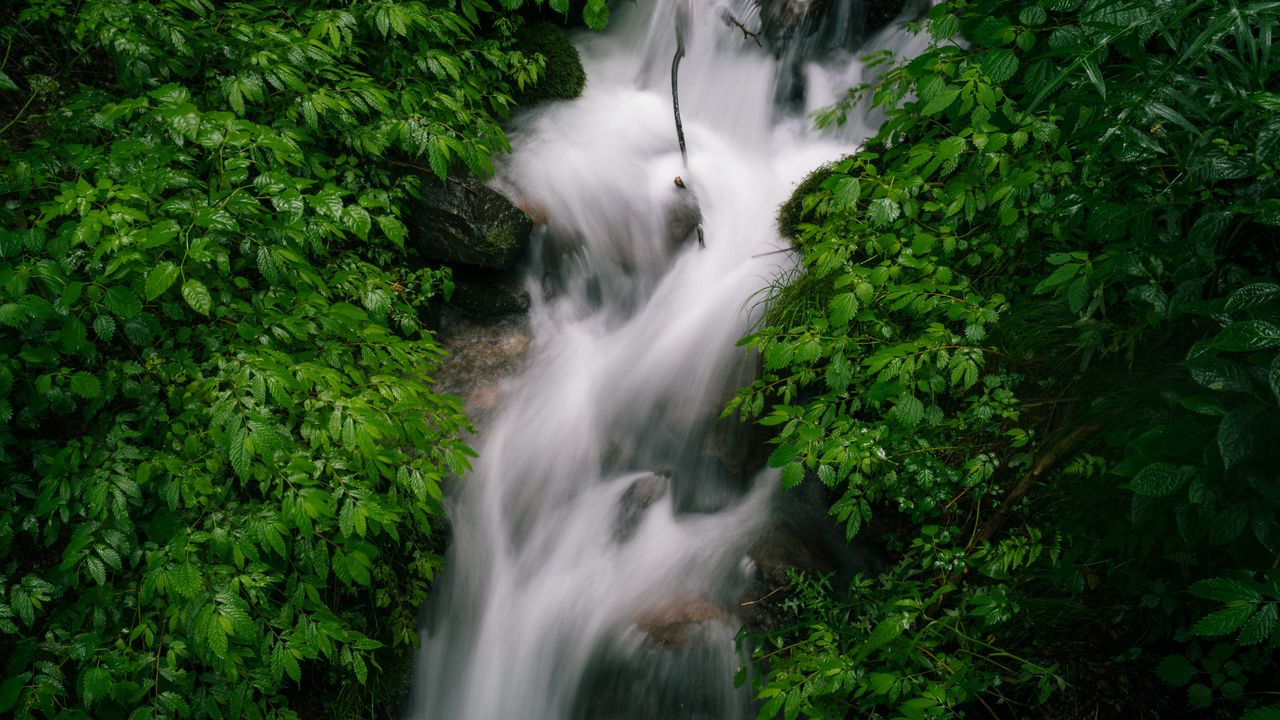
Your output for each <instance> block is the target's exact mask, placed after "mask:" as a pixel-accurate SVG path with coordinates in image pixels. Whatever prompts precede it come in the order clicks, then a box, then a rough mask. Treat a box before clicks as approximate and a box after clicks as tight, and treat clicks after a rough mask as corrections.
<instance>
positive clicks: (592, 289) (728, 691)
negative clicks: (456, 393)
mask: <svg viewBox="0 0 1280 720" xmlns="http://www.w3.org/2000/svg"><path fill="white" fill-rule="evenodd" d="M687 1H688V0H644V1H643V2H640V3H634V4H624V6H622V7H619V8H618V11H617V13H616V14H615V16H614V18H613V20H612V21H611V23H610V26H609V29H608V31H607V32H606V33H604V34H601V35H583V36H580V37H579V38H578V40H579V42H580V46H581V52H582V56H583V61H584V65H585V66H586V68H587V71H588V78H589V84H588V87H587V90H586V92H585V93H584V94H583V96H582V97H581V98H580V99H578V100H575V101H572V102H567V103H558V104H555V105H552V106H548V107H545V108H541V109H536V110H534V111H532V112H529V113H527V114H526V115H524V116H523V117H521V118H518V119H517V122H516V125H515V127H514V128H513V129H512V131H511V139H512V145H513V148H514V150H513V152H512V154H511V156H510V157H508V158H506V159H505V161H504V162H502V163H501V165H500V167H499V168H498V179H497V181H496V184H497V185H498V187H500V189H503V190H504V191H506V192H508V194H510V195H512V196H513V197H517V198H519V199H520V200H521V202H522V203H524V204H526V206H528V207H533V208H537V210H538V213H539V214H540V215H543V216H545V218H546V221H547V224H546V226H545V227H544V228H542V229H541V230H540V231H539V233H538V237H536V238H535V246H534V248H533V253H532V254H533V255H534V257H533V259H532V261H531V262H530V268H529V275H528V278H529V279H528V282H529V286H530V290H531V294H532V295H533V297H534V298H535V303H534V307H533V309H532V311H531V322H532V324H533V336H534V340H533V346H532V349H531V351H530V357H529V360H528V363H527V367H526V368H525V369H524V370H523V371H522V373H521V374H520V375H519V376H518V377H514V378H511V379H509V381H508V390H509V392H508V397H507V400H506V402H505V405H504V406H503V408H502V409H501V410H500V411H499V412H498V414H497V416H496V417H494V418H492V419H491V420H490V421H489V423H488V424H487V426H486V427H485V430H484V432H483V434H482V436H481V437H480V438H479V441H478V443H476V445H477V449H478V451H479V459H478V460H477V461H476V463H475V467H474V469H473V471H472V472H471V474H470V475H469V476H468V477H467V478H465V479H464V481H463V483H462V486H463V489H462V491H461V493H460V496H459V497H457V498H456V499H455V501H454V502H453V503H452V505H451V508H450V514H451V517H452V520H453V527H454V546H453V548H452V550H451V553H450V557H449V559H448V566H447V568H448V569H447V572H446V575H445V577H444V578H443V579H442V580H441V582H440V584H439V587H438V588H437V591H436V597H435V598H434V599H433V601H432V604H431V607H430V608H429V611H428V615H429V618H428V622H427V628H426V630H425V637H424V641H423V649H422V652H421V655H420V658H419V665H418V671H417V673H418V674H417V680H416V682H415V686H414V689H413V693H412V697H411V699H410V717H412V718H433V719H435V718H440V719H443V718H460V719H462V720H500V719H501V720H507V719H512V718H530V719H531V718H548V719H551V720H560V719H563V718H592V719H595V718H650V717H651V718H682V717H699V718H701V717H706V718H737V717H745V716H749V715H750V714H751V710H750V701H749V693H747V692H746V691H745V690H740V689H739V690H735V689H734V688H733V686H732V676H733V673H734V670H735V668H736V667H737V666H738V665H739V664H740V663H741V662H742V659H741V658H740V657H739V655H738V654H737V652H736V651H735V648H734V642H733V638H734V635H735V631H736V627H737V624H738V623H736V622H735V616H734V611H735V609H736V608H737V605H738V602H739V598H740V595H741V593H742V591H743V589H744V587H745V586H746V583H747V580H748V579H749V576H750V573H751V572H752V569H753V567H752V562H751V561H750V560H749V559H748V553H749V551H750V549H751V547H752V544H753V542H756V541H757V540H758V538H759V534H760V530H761V528H762V527H763V525H764V523H765V522H766V519H767V517H768V513H769V508H770V496H771V492H772V488H773V487H774V486H776V485H777V479H776V475H775V474H774V473H773V472H771V471H764V472H761V473H758V475H757V476H756V477H753V478H744V477H742V474H741V469H740V467H738V463H735V462H734V461H733V460H734V459H733V458H732V457H728V458H727V459H728V461H726V456H731V455H733V454H734V453H735V452H736V451H734V450H733V449H732V448H729V449H728V450H726V445H727V441H726V437H728V436H730V435H731V434H732V433H733V432H734V431H735V428H734V427H733V426H735V425H736V421H725V422H720V423H718V422H717V418H718V415H719V410H720V409H721V408H722V407H723V405H724V403H725V402H726V400H727V399H728V397H729V394H730V393H731V392H732V391H733V389H734V388H735V387H738V386H740V385H742V384H744V383H746V382H748V381H749V379H750V374H751V372H752V367H753V365H752V363H753V361H752V360H751V359H750V358H748V357H746V356H745V354H744V353H743V352H742V351H741V350H740V349H738V348H737V347H736V346H735V341H736V340H737V339H738V338H739V337H741V336H742V335H743V334H744V333H745V332H746V331H747V330H748V328H749V324H750V321H751V313H752V308H753V306H754V302H755V299H756V298H757V297H758V293H759V290H760V288H761V287H763V286H764V285H766V284H767V283H768V282H769V281H770V279H771V278H772V277H774V276H775V275H777V273H778V272H780V271H781V270H782V269H784V267H785V266H786V265H787V264H788V263H791V262H794V260H793V259H792V258H791V257H790V255H789V254H788V253H778V252H775V251H777V250H779V249H781V248H784V247H786V244H785V242H784V241H783V240H781V239H780V238H779V237H778V234H777V229H776V222H775V214H776V209H777V207H778V205H779V204H780V203H781V202H782V201H783V200H785V199H786V197H787V196H788V194H789V193H790V192H791V191H792V189H793V188H794V186H795V184H796V182H797V181H799V180H800V179H801V178H802V177H803V175H804V174H805V173H806V172H807V171H809V170H811V169H812V168H814V167H816V166H817V165H819V164H820V163H822V162H826V161H829V160H831V159H833V158H837V157H839V156H840V155H842V154H845V153H847V152H850V151H851V150H852V149H853V148H854V147H855V146H856V143H857V141H858V140H859V139H860V138H861V137H863V136H865V135H866V128H865V127H860V126H858V125H857V122H856V118H851V121H853V122H851V124H850V125H847V126H846V127H845V128H844V130H843V131H842V134H841V135H840V136H839V137H835V136H832V135H830V134H828V135H823V134H819V133H816V132H814V131H812V129H811V127H810V123H809V121H808V120H806V119H805V118H804V117H803V116H800V115H797V114H794V113H789V112H787V111H785V109H784V108H781V107H779V106H778V105H777V103H776V102H775V97H776V95H777V90H778V83H779V81H780V76H782V75H783V74H785V73H786V72H790V69H789V68H788V69H784V65H785V64H787V63H791V62H793V61H794V57H795V56H794V51H792V52H791V53H789V54H788V55H787V57H788V58H790V59H784V60H779V59H776V58H775V56H774V54H772V53H770V52H769V51H767V50H763V49H761V48H759V47H757V46H756V45H755V44H754V43H752V42H749V41H744V38H743V36H742V33H740V32H738V31H737V30H736V29H734V28H732V27H727V26H726V25H725V24H724V22H723V21H722V17H723V13H724V12H725V11H726V10H727V11H728V12H729V13H730V14H732V16H733V17H735V18H737V19H738V20H740V21H741V22H742V23H743V24H744V25H746V26H748V27H750V26H752V25H753V24H755V23H756V22H757V21H758V16H759V15H758V9H757V7H756V6H755V5H754V3H753V2H752V1H751V0H732V1H731V2H727V3H723V4H722V3H714V2H700V1H696V0H695V2H693V3H692V7H691V12H690V13H689V18H688V27H687V29H686V36H685V42H686V56H685V58H684V60H683V62H682V65H681V69H680V73H681V74H680V104H681V111H682V115H683V119H684V127H685V132H686V136H687V139H688V146H689V160H688V167H687V168H686V167H685V166H684V163H683V162H682V160H681V156H680V152H679V148H678V146H677V145H676V142H675V129H674V125H673V120H672V108H671V95H670V85H669V77H670V76H669V72H670V65H671V58H672V54H673V52H674V50H675V33H674V28H673V23H674V21H675V18H676V15H677V4H678V3H680V2H687ZM829 1H830V2H837V1H838V2H840V3H841V4H844V5H851V4H853V3H854V2H856V0H829ZM842 12H843V10H842ZM823 37H826V36H825V35H824V36H823ZM795 42H798V43H800V42H803V41H802V40H799V39H797V40H796V41H795ZM824 42H826V41H824ZM872 42H873V43H877V44H879V45H880V46H888V47H891V48H893V49H896V50H897V51H899V52H909V51H910V47H909V46H908V43H909V42H921V41H919V40H914V39H911V38H910V36H908V35H907V34H906V33H905V31H903V30H902V29H901V28H900V27H898V28H896V29H890V30H886V31H885V32H883V33H881V35H880V36H878V37H877V38H875V39H873V40H872ZM823 51H824V53H823V54H824V57H823V58H822V62H813V63H809V66H808V70H807V72H806V84H807V86H808V92H807V95H808V98H809V99H808V100H807V104H808V105H809V107H810V109H811V108H812V107H814V106H817V105H820V104H824V103H827V102H830V101H831V100H833V99H835V98H836V97H837V96H838V94H840V93H842V92H843V90H844V88H846V87H848V86H850V85H852V84H856V83H857V82H859V73H860V72H861V71H860V65H859V64H858V63H857V62H856V61H855V60H854V59H853V55H852V48H850V49H848V50H847V51H845V52H843V53H833V52H831V49H830V48H823ZM677 176H683V177H684V180H685V181H686V182H687V184H688V185H689V186H690V189H691V190H693V191H695V192H696V196H697V199H698V203H699V205H700V211H701V217H702V220H703V222H704V225H705V228H706V248H705V249H702V250H700V249H698V247H697V243H696V242H694V241H693V240H692V232H691V231H692V228H693V226H692V224H690V222H689V216H690V211H691V208H690V207H689V198H690V196H691V195H690V194H689V193H688V191H685V190H681V189H680V188H679V187H677V186H676V184H675V182H674V178H676V177H677ZM673 235H677V236H680V237H674V238H673ZM726 428H727V429H726Z"/></svg>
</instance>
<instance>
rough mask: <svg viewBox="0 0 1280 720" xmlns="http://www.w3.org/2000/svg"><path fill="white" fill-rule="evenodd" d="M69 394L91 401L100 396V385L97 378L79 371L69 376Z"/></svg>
mask: <svg viewBox="0 0 1280 720" xmlns="http://www.w3.org/2000/svg"><path fill="white" fill-rule="evenodd" d="M71 392H73V393H75V394H76V395H79V396H80V397H82V398H85V399H90V400H91V399H93V398H96V397H100V396H101V395H102V385H101V384H100V383H99V382H98V378H96V377H94V376H93V375H91V374H89V373H87V372H83V371H81V372H78V373H75V374H74V375H72V376H71Z"/></svg>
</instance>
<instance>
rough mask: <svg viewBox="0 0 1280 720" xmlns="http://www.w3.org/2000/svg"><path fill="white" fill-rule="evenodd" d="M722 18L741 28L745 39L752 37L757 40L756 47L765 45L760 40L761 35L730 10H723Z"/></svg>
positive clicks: (726, 22)
mask: <svg viewBox="0 0 1280 720" xmlns="http://www.w3.org/2000/svg"><path fill="white" fill-rule="evenodd" d="M720 18H721V19H722V20H724V22H725V24H726V25H733V26H735V27H737V28H738V29H739V30H741V31H742V39H743V40H746V39H747V38H750V39H752V40H755V41H756V47H764V43H762V42H760V36H759V35H758V34H756V33H753V32H751V31H750V30H748V29H747V26H746V25H743V24H742V23H740V22H738V18H736V17H734V16H733V15H732V14H730V13H729V11H728V10H724V11H722V12H721V13H720Z"/></svg>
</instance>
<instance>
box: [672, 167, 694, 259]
mask: <svg viewBox="0 0 1280 720" xmlns="http://www.w3.org/2000/svg"><path fill="white" fill-rule="evenodd" d="M676 180H677V181H680V178H676ZM679 187H680V189H679V190H678V191H677V192H676V199H675V202H674V203H672V204H671V206H670V207H669V208H667V218H666V219H667V237H668V238H669V239H670V241H671V245H672V246H673V247H674V246H676V245H681V244H683V243H684V242H686V241H688V240H689V238H690V236H691V235H693V234H694V232H695V231H696V230H697V229H698V225H700V224H701V223H702V208H701V207H700V206H699V204H698V197H697V196H696V195H694V194H693V191H692V190H690V189H688V188H685V187H683V186H679Z"/></svg>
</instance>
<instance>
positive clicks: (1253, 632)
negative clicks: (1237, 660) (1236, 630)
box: [1236, 603, 1276, 645]
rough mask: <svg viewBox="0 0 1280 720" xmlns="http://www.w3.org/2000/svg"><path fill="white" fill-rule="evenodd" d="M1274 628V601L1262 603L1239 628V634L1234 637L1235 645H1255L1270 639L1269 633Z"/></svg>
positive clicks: (1271, 632)
mask: <svg viewBox="0 0 1280 720" xmlns="http://www.w3.org/2000/svg"><path fill="white" fill-rule="evenodd" d="M1275 630H1276V605H1275V603H1267V604H1265V605H1263V606H1262V607H1261V608H1260V609H1259V610H1258V612H1257V614H1255V615H1254V616H1253V617H1251V618H1249V622H1247V623H1245V624H1244V627H1242V628H1240V636H1239V637H1237V638H1236V644H1237V645H1256V644H1258V643H1261V642H1266V641H1267V640H1270V639H1271V635H1272V634H1273V633H1274V632H1275Z"/></svg>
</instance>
